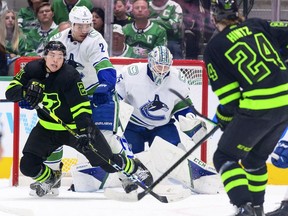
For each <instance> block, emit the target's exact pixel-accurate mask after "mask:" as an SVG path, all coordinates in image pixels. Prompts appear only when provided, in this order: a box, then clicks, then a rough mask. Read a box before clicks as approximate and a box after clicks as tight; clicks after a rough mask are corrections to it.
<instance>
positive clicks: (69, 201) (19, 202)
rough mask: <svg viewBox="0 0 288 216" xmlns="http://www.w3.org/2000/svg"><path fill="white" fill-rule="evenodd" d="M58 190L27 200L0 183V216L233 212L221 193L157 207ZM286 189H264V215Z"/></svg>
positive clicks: (221, 215)
mask: <svg viewBox="0 0 288 216" xmlns="http://www.w3.org/2000/svg"><path fill="white" fill-rule="evenodd" d="M67 189H68V187H61V188H60V195H59V196H58V197H42V198H39V197H31V196H29V187H28V186H21V187H11V186H9V183H8V181H7V180H0V216H12V215H14V216H60V215H61V216H64V215H65V216H66V215H67V216H188V215H189V216H210V215H213V216H228V215H233V214H234V212H235V209H234V207H233V206H232V205H231V204H230V203H229V200H228V197H227V195H226V194H225V193H224V192H221V193H220V194H217V195H191V196H190V197H188V198H186V199H184V200H181V201H178V202H173V203H168V204H165V203H161V202H159V201H158V200H156V199H155V198H154V197H152V196H151V195H147V196H145V197H144V198H143V199H142V200H140V201H138V202H121V201H115V200H109V199H107V198H105V196H104V194H103V192H97V193H75V192H71V191H67ZM286 189H287V186H268V188H267V191H266V202H265V205H264V207H265V211H266V212H268V211H271V210H274V209H275V208H277V207H278V206H279V204H280V202H281V200H282V199H283V197H284V194H285V192H286Z"/></svg>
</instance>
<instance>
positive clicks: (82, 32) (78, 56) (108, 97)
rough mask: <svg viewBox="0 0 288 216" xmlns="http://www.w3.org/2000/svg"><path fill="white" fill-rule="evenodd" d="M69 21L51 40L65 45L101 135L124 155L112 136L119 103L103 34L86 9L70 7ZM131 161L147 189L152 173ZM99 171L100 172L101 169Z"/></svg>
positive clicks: (53, 162)
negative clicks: (66, 26)
mask: <svg viewBox="0 0 288 216" xmlns="http://www.w3.org/2000/svg"><path fill="white" fill-rule="evenodd" d="M69 21H70V22H71V28H68V29H66V30H64V31H62V32H59V33H58V34H56V35H55V36H53V37H52V38H51V40H54V41H61V42H62V43H63V44H64V45H65V46H66V50H67V51H66V52H67V59H66V60H67V63H68V64H70V65H72V66H74V67H75V68H76V69H77V70H78V72H79V73H80V74H81V76H82V81H83V83H84V85H85V88H86V90H87V92H88V95H90V96H91V104H92V111H93V114H92V116H93V121H94V122H95V124H96V125H97V126H98V128H99V129H100V130H101V132H102V133H103V134H104V136H105V138H106V140H107V141H108V143H109V145H110V146H111V149H112V151H113V152H117V153H122V152H123V154H124V148H123V145H122V144H123V143H124V142H123V141H122V138H121V137H117V136H115V135H114V133H116V132H117V129H118V116H117V112H115V110H118V108H117V106H118V103H117V101H116V99H115V94H114V91H115V83H116V70H115V69H114V67H113V65H112V64H111V62H110V60H109V55H108V46H107V43H106V41H105V40H104V38H103V37H102V35H101V34H100V33H99V32H97V31H96V30H94V29H93V27H92V14H91V12H90V11H89V10H88V8H87V7H85V6H75V7H73V9H72V10H71V12H70V13H69ZM59 151H60V152H61V149H60V150H59V149H58V150H57V151H56V152H54V154H53V153H52V155H51V156H50V157H49V158H48V160H47V161H46V164H47V165H49V166H50V167H51V168H52V169H57V168H58V169H59V167H61V166H60V164H59V162H60V161H61V157H62V154H59ZM57 156H58V157H57ZM133 161H134V162H135V164H137V166H138V170H137V172H136V173H135V175H137V176H138V178H139V179H140V180H141V181H142V182H143V183H145V184H146V185H147V186H149V185H150V184H152V182H153V178H152V176H151V173H150V172H149V171H148V170H147V169H146V167H145V166H144V165H143V164H142V163H141V162H140V161H139V160H138V159H136V158H135V159H134V160H133ZM99 169H101V168H99ZM94 171H95V170H94ZM99 172H102V169H101V171H99ZM140 173H141V176H140ZM121 180H122V182H123V188H124V190H126V187H129V184H130V181H131V180H130V179H128V178H127V177H125V176H124V175H122V176H121ZM126 181H127V182H126ZM129 191H130V189H129Z"/></svg>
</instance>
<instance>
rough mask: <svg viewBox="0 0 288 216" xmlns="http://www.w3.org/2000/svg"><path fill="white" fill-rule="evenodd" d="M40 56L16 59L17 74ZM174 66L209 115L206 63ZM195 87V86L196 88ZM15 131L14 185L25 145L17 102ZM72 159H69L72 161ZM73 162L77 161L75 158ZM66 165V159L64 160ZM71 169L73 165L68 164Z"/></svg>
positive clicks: (115, 61) (122, 61)
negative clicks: (21, 135) (21, 137)
mask: <svg viewBox="0 0 288 216" xmlns="http://www.w3.org/2000/svg"><path fill="white" fill-rule="evenodd" d="M37 58H39V57H21V58H18V59H17V60H16V61H15V68H14V72H15V74H16V73H17V72H18V71H19V70H20V69H21V68H23V67H24V66H25V65H26V64H27V63H28V62H30V61H32V60H35V59H37ZM111 62H112V64H113V65H114V67H115V68H116V70H117V68H119V67H121V66H125V65H128V64H132V63H137V62H147V59H130V58H128V59H127V58H111ZM173 66H175V67H176V68H178V69H179V70H180V71H181V72H182V73H183V74H184V75H185V76H186V78H187V83H188V84H189V85H190V86H191V89H192V90H191V98H192V101H193V103H194V105H195V107H196V108H197V109H198V111H200V112H201V113H202V114H203V115H205V116H207V115H208V77H207V72H206V67H205V63H204V62H203V61H201V60H173ZM194 87H195V88H194ZM193 88H194V89H193ZM13 121H14V132H13V164H12V185H13V186H17V185H18V184H19V159H20V151H21V150H22V148H23V146H22V145H20V139H19V137H20V134H21V131H20V109H19V106H18V104H17V103H15V104H14V120H13ZM200 155H201V159H202V160H203V161H204V162H206V161H207V143H204V144H203V145H202V146H201V150H200ZM70 162H71V161H69V163H70ZM71 163H72V164H75V163H77V160H73V161H72V162H71ZM64 166H65V161H64ZM67 167H68V168H67V169H70V167H71V165H67Z"/></svg>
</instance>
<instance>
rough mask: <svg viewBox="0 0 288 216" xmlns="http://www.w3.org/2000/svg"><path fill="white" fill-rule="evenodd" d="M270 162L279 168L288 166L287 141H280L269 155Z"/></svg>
mask: <svg viewBox="0 0 288 216" xmlns="http://www.w3.org/2000/svg"><path fill="white" fill-rule="evenodd" d="M271 162H272V164H273V165H274V166H276V167H279V168H288V142H287V141H283V140H282V141H280V142H279V143H278V144H277V146H276V148H275V149H274V152H273V153H272V155H271Z"/></svg>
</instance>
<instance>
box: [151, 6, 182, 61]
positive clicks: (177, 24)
mask: <svg viewBox="0 0 288 216" xmlns="http://www.w3.org/2000/svg"><path fill="white" fill-rule="evenodd" d="M149 6H150V7H149V9H150V20H152V21H153V22H155V23H157V24H158V25H160V26H162V27H163V28H164V29H165V30H166V32H167V39H168V49H169V50H170V51H171V53H172V54H173V58H174V59H182V58H183V54H182V45H183V27H184V26H183V11H182V8H181V6H180V5H179V4H178V3H176V2H175V1H172V0H151V1H150V2H149Z"/></svg>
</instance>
